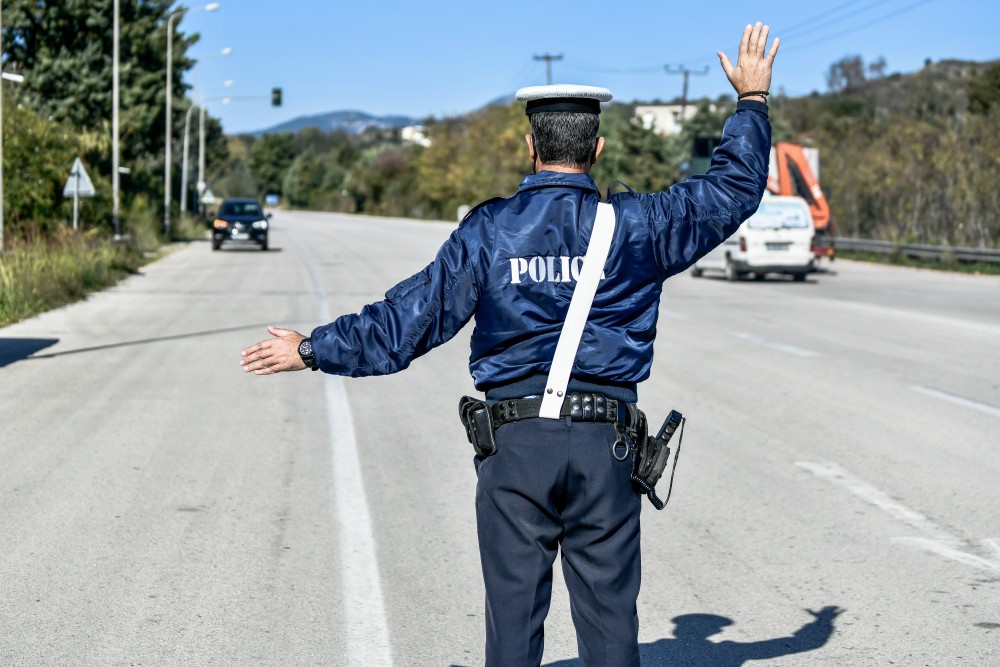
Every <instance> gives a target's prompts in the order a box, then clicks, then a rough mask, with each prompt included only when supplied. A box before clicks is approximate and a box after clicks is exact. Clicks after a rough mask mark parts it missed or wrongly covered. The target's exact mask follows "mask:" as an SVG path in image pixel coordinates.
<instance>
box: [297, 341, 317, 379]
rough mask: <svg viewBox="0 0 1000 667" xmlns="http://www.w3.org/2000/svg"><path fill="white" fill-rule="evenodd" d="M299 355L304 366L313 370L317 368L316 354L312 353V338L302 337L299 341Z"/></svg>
mask: <svg viewBox="0 0 1000 667" xmlns="http://www.w3.org/2000/svg"><path fill="white" fill-rule="evenodd" d="M299 356H300V357H302V362H303V363H304V364H305V365H306V366H308V367H309V368H311V369H313V370H314V371H318V370H319V365H318V364H317V363H316V356H315V355H314V354H313V344H312V340H310V339H308V338H303V339H302V342H301V343H299Z"/></svg>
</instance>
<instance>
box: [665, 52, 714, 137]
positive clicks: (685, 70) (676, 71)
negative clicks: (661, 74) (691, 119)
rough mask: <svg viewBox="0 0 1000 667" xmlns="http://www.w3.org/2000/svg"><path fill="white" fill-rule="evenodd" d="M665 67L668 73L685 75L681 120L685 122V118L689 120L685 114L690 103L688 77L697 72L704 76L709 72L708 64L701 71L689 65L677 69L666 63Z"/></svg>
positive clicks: (698, 74)
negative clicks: (692, 68)
mask: <svg viewBox="0 0 1000 667" xmlns="http://www.w3.org/2000/svg"><path fill="white" fill-rule="evenodd" d="M663 68H664V69H665V70H666V71H667V74H683V75H684V94H683V96H682V97H681V122H682V123H683V122H684V121H685V120H687V118H686V116H685V114H686V113H687V105H688V77H689V76H690V75H692V74H695V75H697V76H704V75H706V74H708V65H705V69H703V70H700V71H698V70H690V69H688V68H687V67H684V65H680V66H678V67H677V69H672V68H671V67H670V65H664V66H663Z"/></svg>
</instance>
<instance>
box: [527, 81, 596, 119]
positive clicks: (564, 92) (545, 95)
mask: <svg viewBox="0 0 1000 667" xmlns="http://www.w3.org/2000/svg"><path fill="white" fill-rule="evenodd" d="M514 98H515V99H516V100H517V101H518V102H527V103H528V104H527V106H526V108H525V110H524V113H526V114H527V115H529V116H530V115H532V114H536V113H543V112H546V111H568V112H572V113H596V114H599V113H601V102H607V101H609V100H610V99H611V91H610V90H608V89H607V88H598V87H597V86H579V85H576V84H572V83H560V84H556V85H553V86H528V87H527V88H521V89H520V90H519V91H517V93H516V94H515V95H514Z"/></svg>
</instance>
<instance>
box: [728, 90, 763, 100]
mask: <svg viewBox="0 0 1000 667" xmlns="http://www.w3.org/2000/svg"><path fill="white" fill-rule="evenodd" d="M770 94H771V93H770V91H767V90H750V91H747V92H745V93H740V94H739V96H738V97H737V98H736V99H738V100H742V99H743V98H744V97H757V96H760V97H763V98H764V99H767V96H768V95H770Z"/></svg>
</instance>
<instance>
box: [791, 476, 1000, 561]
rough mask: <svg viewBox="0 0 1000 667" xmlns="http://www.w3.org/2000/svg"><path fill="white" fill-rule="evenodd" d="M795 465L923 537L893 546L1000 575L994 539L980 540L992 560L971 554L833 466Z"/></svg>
mask: <svg viewBox="0 0 1000 667" xmlns="http://www.w3.org/2000/svg"><path fill="white" fill-rule="evenodd" d="M795 465H796V466H798V467H799V468H802V469H803V470H807V471H809V472H811V473H812V474H813V475H815V476H816V477H818V478H820V479H825V480H827V481H829V482H832V483H834V484H837V485H839V486H841V487H843V488H845V489H847V490H848V491H850V492H851V493H852V494H854V495H855V496H857V497H858V498H861V499H862V500H864V501H865V502H867V503H868V504H870V505H874V506H875V507H878V508H879V509H881V510H883V511H884V512H886V513H887V514H889V515H890V516H892V517H893V518H895V519H897V520H899V521H901V522H903V523H905V524H906V525H908V526H910V527H911V528H914V529H916V530H917V531H919V532H921V533H923V534H924V537H896V538H893V541H894V542H900V543H903V544H909V545H911V546H915V547H919V548H921V549H924V550H926V551H930V552H931V553H935V554H937V555H939V556H943V557H944V558H948V559H950V560H953V561H956V562H958V563H962V564H964V565H969V566H971V567H975V568H977V569H980V570H986V571H988V572H1000V540H997V539H995V538H992V539H987V540H981V543H982V544H983V545H984V547H985V548H986V549H988V550H989V551H990V552H991V553H990V555H991V556H992V558H990V557H984V556H980V555H977V554H974V553H970V552H969V546H968V545H967V544H966V543H965V542H963V541H962V540H961V539H959V538H958V537H955V536H954V535H952V534H950V533H949V532H948V531H946V530H945V529H944V528H942V527H941V526H938V525H937V524H936V523H934V522H933V521H931V520H930V519H928V518H927V517H925V516H924V515H923V514H921V513H920V512H916V511H914V510H912V509H910V508H909V507H907V506H905V505H903V504H902V503H900V502H899V501H897V500H894V499H893V498H891V497H890V496H889V494H887V493H885V492H884V491H882V490H881V489H878V488H876V487H874V486H872V485H871V484H869V483H868V482H866V481H864V480H862V479H860V478H858V477H855V476H854V475H852V474H851V473H849V472H847V471H846V470H844V469H843V468H842V467H840V466H839V465H837V464H836V463H829V462H827V463H810V462H805V461H799V462H796V464H795Z"/></svg>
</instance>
